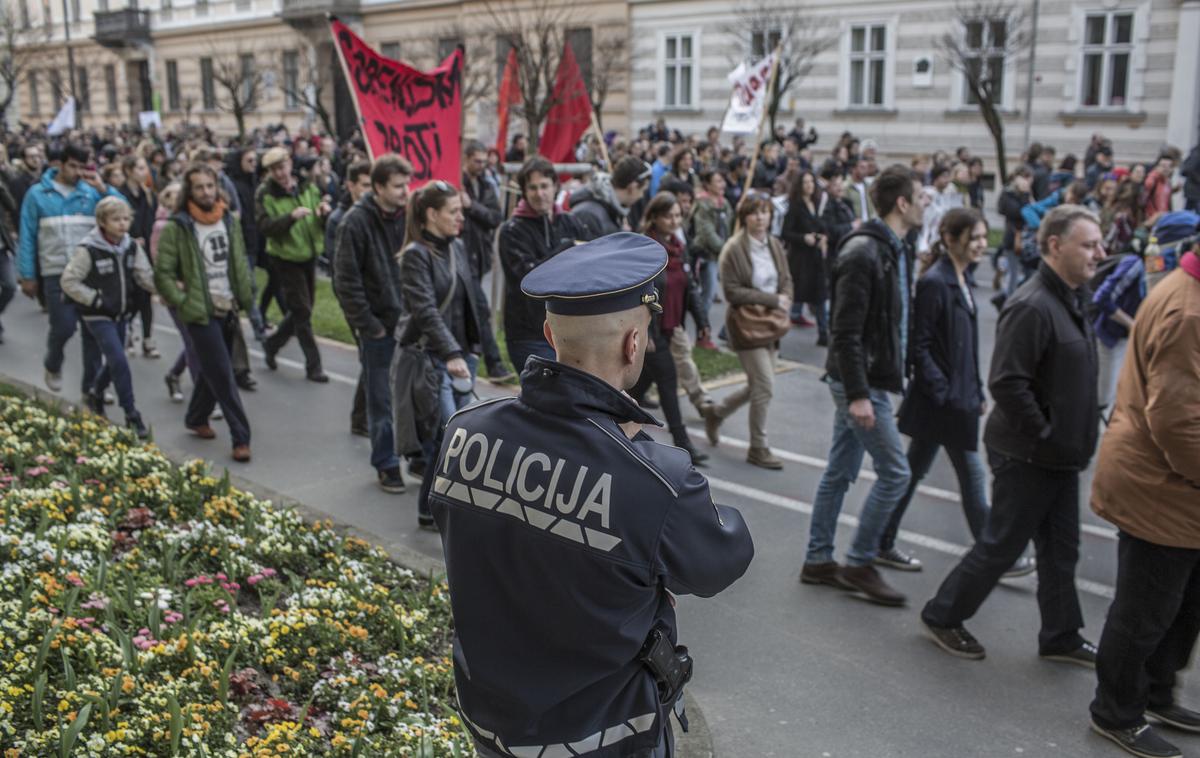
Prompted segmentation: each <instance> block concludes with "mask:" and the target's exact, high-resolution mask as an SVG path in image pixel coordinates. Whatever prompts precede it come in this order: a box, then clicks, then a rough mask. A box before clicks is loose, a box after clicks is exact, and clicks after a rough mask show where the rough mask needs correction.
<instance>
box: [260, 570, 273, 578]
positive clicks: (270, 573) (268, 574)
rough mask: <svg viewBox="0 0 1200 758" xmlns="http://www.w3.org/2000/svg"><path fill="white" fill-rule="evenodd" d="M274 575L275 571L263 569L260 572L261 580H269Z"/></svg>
mask: <svg viewBox="0 0 1200 758" xmlns="http://www.w3.org/2000/svg"><path fill="white" fill-rule="evenodd" d="M275 574H276V571H275V569H263V570H262V575H263V578H270V577H272V576H275Z"/></svg>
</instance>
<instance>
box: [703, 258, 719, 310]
mask: <svg viewBox="0 0 1200 758" xmlns="http://www.w3.org/2000/svg"><path fill="white" fill-rule="evenodd" d="M716 296H717V262H716V261H710V260H708V259H705V260H703V261H701V262H700V308H701V309H702V310H703V311H704V314H705V315H708V312H709V311H710V310H712V304H713V298H715V297H716Z"/></svg>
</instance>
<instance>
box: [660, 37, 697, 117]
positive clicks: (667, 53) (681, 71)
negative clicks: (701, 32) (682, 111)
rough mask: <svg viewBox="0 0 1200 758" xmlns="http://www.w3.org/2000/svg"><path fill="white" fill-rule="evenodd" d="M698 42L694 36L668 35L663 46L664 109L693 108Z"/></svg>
mask: <svg viewBox="0 0 1200 758" xmlns="http://www.w3.org/2000/svg"><path fill="white" fill-rule="evenodd" d="M696 65H697V64H696V41H695V36H694V35H692V34H667V35H665V36H664V37H663V44H662V73H663V86H662V107H663V108H664V109H669V108H692V107H694V106H695V101H696V91H695V90H696V83H697V82H696V77H695V72H696Z"/></svg>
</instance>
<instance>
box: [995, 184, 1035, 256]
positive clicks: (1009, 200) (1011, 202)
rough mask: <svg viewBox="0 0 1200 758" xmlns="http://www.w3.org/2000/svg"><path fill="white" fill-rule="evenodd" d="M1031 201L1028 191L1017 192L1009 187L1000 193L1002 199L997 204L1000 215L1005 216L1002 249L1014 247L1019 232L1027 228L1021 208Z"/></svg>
mask: <svg viewBox="0 0 1200 758" xmlns="http://www.w3.org/2000/svg"><path fill="white" fill-rule="evenodd" d="M1029 203H1030V195H1029V193H1028V192H1017V191H1016V190H1015V189H1012V188H1011V187H1009V188H1007V189H1005V190H1004V192H1002V193H1000V199H999V200H998V201H997V202H996V205H997V210H999V211H1000V215H1002V216H1004V240H1003V241H1002V242H1001V243H1000V248H1001V249H1002V250H1012V249H1013V242H1014V241H1015V239H1016V236H1017V234H1018V233H1020V231H1021V230H1022V229H1024V228H1025V219H1024V218H1023V217H1022V216H1021V209H1022V208H1024V207H1025V206H1026V205H1029Z"/></svg>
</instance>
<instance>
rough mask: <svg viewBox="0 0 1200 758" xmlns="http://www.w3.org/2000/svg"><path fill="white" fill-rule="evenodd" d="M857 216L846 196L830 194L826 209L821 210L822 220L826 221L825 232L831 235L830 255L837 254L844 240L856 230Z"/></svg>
mask: <svg viewBox="0 0 1200 758" xmlns="http://www.w3.org/2000/svg"><path fill="white" fill-rule="evenodd" d="M856 218H857V217H856V216H855V215H854V208H853V206H851V205H850V201H849V200H847V199H846V198H844V197H838V198H835V197H833V196H832V195H830V196H829V201H828V202H826V203H825V210H823V211H821V221H823V222H824V223H825V233H826V234H828V235H829V247H828V250H829V255H830V257H832V256H836V255H837V250H838V248H839V247H840V246H841V244H842V240H844V239H846V238H847V237H849V236H850V232H852V231H854V221H855V219H856Z"/></svg>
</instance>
